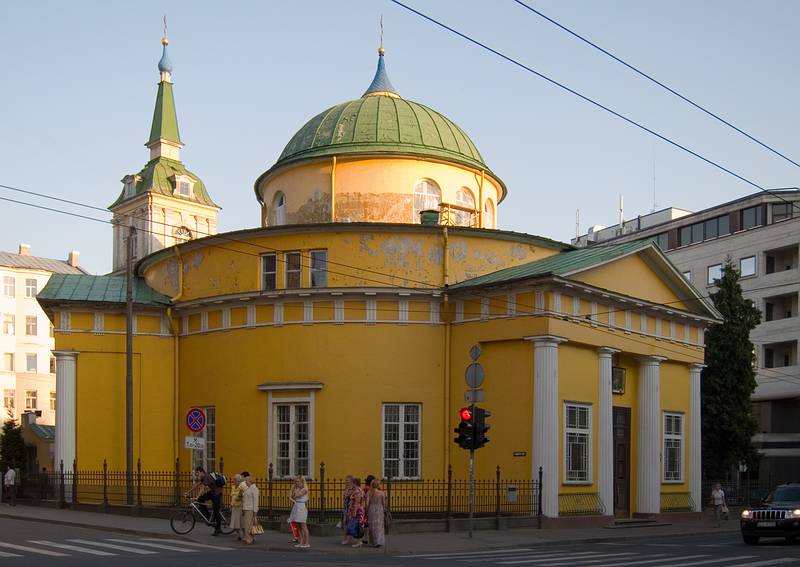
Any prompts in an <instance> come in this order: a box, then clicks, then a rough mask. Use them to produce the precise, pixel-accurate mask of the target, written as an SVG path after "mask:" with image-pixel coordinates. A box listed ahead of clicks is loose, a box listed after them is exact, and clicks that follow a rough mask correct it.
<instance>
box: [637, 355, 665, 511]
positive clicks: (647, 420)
mask: <svg viewBox="0 0 800 567" xmlns="http://www.w3.org/2000/svg"><path fill="white" fill-rule="evenodd" d="M664 360H666V359H665V358H663V357H661V356H647V357H643V358H640V359H639V400H638V408H637V411H636V416H637V417H636V426H637V427H636V428H637V438H638V440H637V443H636V454H637V456H636V479H637V480H636V484H637V486H636V512H637V513H638V514H658V513H659V512H660V511H661V363H662V362H663V361H664Z"/></svg>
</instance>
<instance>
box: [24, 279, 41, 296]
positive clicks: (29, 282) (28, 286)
mask: <svg viewBox="0 0 800 567" xmlns="http://www.w3.org/2000/svg"><path fill="white" fill-rule="evenodd" d="M37 293H39V283H38V282H37V281H36V278H25V297H36V294H37Z"/></svg>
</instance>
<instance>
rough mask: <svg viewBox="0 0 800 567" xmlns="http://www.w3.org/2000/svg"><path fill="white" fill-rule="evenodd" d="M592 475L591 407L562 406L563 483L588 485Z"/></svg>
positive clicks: (566, 404)
mask: <svg viewBox="0 0 800 567" xmlns="http://www.w3.org/2000/svg"><path fill="white" fill-rule="evenodd" d="M591 475H592V406H591V405H588V404H577V403H571V402H568V403H565V404H564V482H565V483H567V484H585V483H590V482H591V481H592V479H591Z"/></svg>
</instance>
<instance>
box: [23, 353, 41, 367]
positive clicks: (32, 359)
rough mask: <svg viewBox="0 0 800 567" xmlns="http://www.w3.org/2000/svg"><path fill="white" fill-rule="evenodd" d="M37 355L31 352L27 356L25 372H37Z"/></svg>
mask: <svg viewBox="0 0 800 567" xmlns="http://www.w3.org/2000/svg"><path fill="white" fill-rule="evenodd" d="M36 358H37V357H36V353H35V352H29V353H27V354H26V355H25V371H26V372H37V371H38V368H39V365H38V364H37V362H36Z"/></svg>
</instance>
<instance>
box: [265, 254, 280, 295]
mask: <svg viewBox="0 0 800 567" xmlns="http://www.w3.org/2000/svg"><path fill="white" fill-rule="evenodd" d="M277 287H278V258H277V256H276V255H275V254H264V255H263V256H261V289H277Z"/></svg>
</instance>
